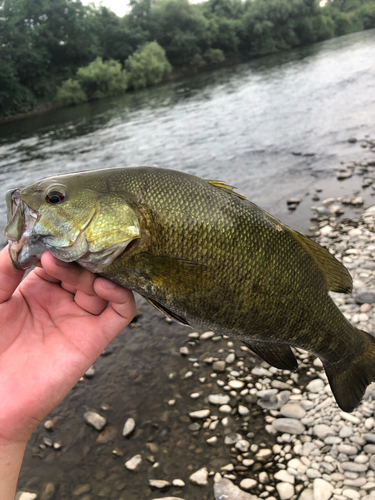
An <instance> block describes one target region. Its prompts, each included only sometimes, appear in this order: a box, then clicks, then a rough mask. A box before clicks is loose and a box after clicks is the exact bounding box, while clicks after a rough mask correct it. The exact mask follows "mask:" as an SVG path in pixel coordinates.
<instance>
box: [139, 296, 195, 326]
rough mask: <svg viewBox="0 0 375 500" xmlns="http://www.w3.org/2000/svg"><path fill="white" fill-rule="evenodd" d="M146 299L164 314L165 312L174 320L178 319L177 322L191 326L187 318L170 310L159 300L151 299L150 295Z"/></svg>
mask: <svg viewBox="0 0 375 500" xmlns="http://www.w3.org/2000/svg"><path fill="white" fill-rule="evenodd" d="M145 299H146V300H147V302H149V303H150V304H151V305H152V306H153V307H155V309H157V310H158V311H160V312H162V313H163V314H165V315H166V316H167V318H170V319H173V320H174V321H176V323H178V324H179V325H183V326H190V325H189V323H188V322H187V321H186V319H185V318H182V317H181V316H178V315H177V314H175V313H174V312H172V311H170V310H169V309H167V308H166V307H164V306H162V305H160V304H159V303H158V302H156V301H155V300H153V299H149V298H148V297H145Z"/></svg>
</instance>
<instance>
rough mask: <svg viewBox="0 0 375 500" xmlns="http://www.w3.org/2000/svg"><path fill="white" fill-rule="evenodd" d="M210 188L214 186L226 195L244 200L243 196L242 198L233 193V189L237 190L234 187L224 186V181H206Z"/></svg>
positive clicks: (240, 195)
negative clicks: (232, 195)
mask: <svg viewBox="0 0 375 500" xmlns="http://www.w3.org/2000/svg"><path fill="white" fill-rule="evenodd" d="M207 182H208V183H209V184H211V186H214V187H216V188H218V189H222V190H223V191H225V192H226V193H229V194H234V195H235V196H238V198H241V200H246V197H245V196H242V194H239V193H235V192H234V191H233V189H237V188H236V187H235V186H229V184H225V182H224V181H207Z"/></svg>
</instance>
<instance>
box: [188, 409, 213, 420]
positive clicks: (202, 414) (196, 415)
mask: <svg viewBox="0 0 375 500" xmlns="http://www.w3.org/2000/svg"><path fill="white" fill-rule="evenodd" d="M210 413H211V410H197V411H192V412H190V413H189V417H190V418H192V419H198V420H201V419H204V418H207V417H208V416H209V415H210Z"/></svg>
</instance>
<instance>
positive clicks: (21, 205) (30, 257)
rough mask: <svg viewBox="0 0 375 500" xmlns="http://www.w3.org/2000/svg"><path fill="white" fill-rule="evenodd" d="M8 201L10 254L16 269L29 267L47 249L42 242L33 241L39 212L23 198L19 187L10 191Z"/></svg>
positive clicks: (7, 230) (36, 261)
mask: <svg viewBox="0 0 375 500" xmlns="http://www.w3.org/2000/svg"><path fill="white" fill-rule="evenodd" d="M6 201H7V218H8V225H7V226H6V228H5V236H6V238H7V240H8V243H9V254H10V257H11V259H12V262H13V265H14V267H15V268H16V269H28V268H29V267H31V266H33V265H37V264H39V263H40V258H41V256H42V253H43V251H45V250H46V248H45V246H44V245H43V246H42V245H41V242H36V241H33V237H32V232H33V229H34V226H35V224H36V222H37V219H38V214H37V212H35V210H33V209H32V208H30V207H29V206H28V205H27V204H26V203H25V202H24V201H23V200H22V198H21V191H20V190H19V189H13V190H10V191H8V192H7V194H6ZM42 249H43V251H42Z"/></svg>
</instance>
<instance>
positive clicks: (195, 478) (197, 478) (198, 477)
mask: <svg viewBox="0 0 375 500" xmlns="http://www.w3.org/2000/svg"><path fill="white" fill-rule="evenodd" d="M189 481H190V482H191V483H192V484H196V485H197V486H207V484H208V471H207V469H206V467H203V468H202V469H199V470H197V471H196V472H194V474H192V475H191V476H190V477H189Z"/></svg>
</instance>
